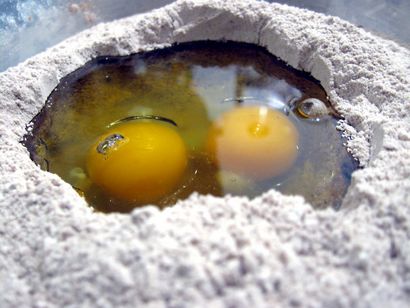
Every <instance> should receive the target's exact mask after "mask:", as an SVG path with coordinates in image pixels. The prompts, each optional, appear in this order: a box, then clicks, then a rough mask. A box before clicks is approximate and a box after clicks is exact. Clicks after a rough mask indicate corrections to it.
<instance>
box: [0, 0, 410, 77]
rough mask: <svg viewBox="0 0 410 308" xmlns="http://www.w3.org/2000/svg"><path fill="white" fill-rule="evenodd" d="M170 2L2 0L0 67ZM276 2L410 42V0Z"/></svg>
mask: <svg viewBox="0 0 410 308" xmlns="http://www.w3.org/2000/svg"><path fill="white" fill-rule="evenodd" d="M171 2H172V0H137V1H135V0H134V1H132V0H116V1H112V0H85V1H82V0H81V1H66V0H0V72H1V71H3V70H5V69H7V68H8V67H10V66H14V65H16V64H17V63H19V62H21V61H23V60H25V59H27V58H29V57H30V56H32V55H34V54H36V53H38V52H41V51H44V50H45V49H46V48H48V47H50V46H52V45H54V44H56V43H58V42H60V41H62V40H63V39H65V38H67V37H69V36H71V35H73V34H75V33H77V32H79V31H81V30H83V29H86V28H88V27H90V26H92V25H94V24H96V23H98V22H103V21H110V20H114V19H116V18H120V17H125V16H129V15H132V14H136V13H141V12H146V11H149V10H151V9H153V8H158V7H161V6H163V5H165V4H168V3H171ZM268 2H274V1H268ZM276 2H279V3H285V4H289V5H293V6H298V7H302V8H307V9H310V10H313V11H317V12H321V13H325V14H329V15H335V16H339V17H341V18H343V19H346V20H348V21H350V22H352V23H354V24H356V25H358V26H361V27H363V28H365V29H367V30H369V31H372V32H374V33H376V34H378V35H380V36H383V37H386V38H390V39H393V40H395V41H397V42H399V43H401V44H402V45H405V46H407V47H408V46H409V45H410V34H409V29H410V17H409V16H410V1H409V0H358V1H355V0H278V1H276ZM73 4H74V6H72V5H73Z"/></svg>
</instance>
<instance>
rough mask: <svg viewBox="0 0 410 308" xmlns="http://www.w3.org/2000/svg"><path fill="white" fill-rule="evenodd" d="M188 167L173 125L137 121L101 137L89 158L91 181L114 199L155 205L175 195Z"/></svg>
mask: <svg viewBox="0 0 410 308" xmlns="http://www.w3.org/2000/svg"><path fill="white" fill-rule="evenodd" d="M186 166H187V152H186V148H185V144H184V141H183V140H182V138H181V137H180V135H179V134H178V132H177V130H176V129H175V128H174V127H172V126H171V124H166V123H161V122H160V121H134V122H129V123H123V124H119V125H116V126H114V127H112V128H111V129H109V130H108V131H107V133H106V134H104V135H102V136H101V137H99V138H98V140H97V142H96V143H95V144H94V145H93V146H92V147H91V149H90V151H89V153H88V157H87V171H88V174H89V177H90V178H91V180H92V181H93V182H94V183H95V184H96V185H98V186H99V187H101V188H102V189H104V190H105V191H106V192H108V193H110V194H112V195H113V196H115V197H117V198H119V199H122V200H126V201H132V202H138V203H152V202H155V201H158V200H159V199H161V198H162V197H163V196H165V195H167V194H169V193H170V192H172V190H173V189H175V188H176V186H177V185H178V184H179V183H180V181H181V179H182V177H183V174H184V171H185V168H186Z"/></svg>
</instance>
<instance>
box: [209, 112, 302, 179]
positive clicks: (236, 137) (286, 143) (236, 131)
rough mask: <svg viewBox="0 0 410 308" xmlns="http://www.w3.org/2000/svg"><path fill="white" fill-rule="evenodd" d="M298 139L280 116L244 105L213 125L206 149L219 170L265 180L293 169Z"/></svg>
mask: <svg viewBox="0 0 410 308" xmlns="http://www.w3.org/2000/svg"><path fill="white" fill-rule="evenodd" d="M298 139H299V134H298V131H297V129H296V127H295V125H294V124H293V123H292V122H291V121H290V120H289V119H288V117H287V116H286V115H284V114H283V113H281V112H279V111H276V110H274V109H271V108H269V107H266V106H244V107H236V108H234V109H232V110H230V111H228V112H226V113H224V114H223V115H222V116H221V117H220V118H219V119H218V120H216V121H215V122H214V123H213V124H212V126H211V128H210V131H209V134H208V139H207V150H208V152H209V154H210V156H211V158H212V159H213V160H214V162H215V163H216V164H217V165H218V167H219V168H220V169H222V170H229V171H232V172H235V173H237V174H240V175H244V176H248V177H250V178H252V179H254V180H265V179H268V178H271V177H274V176H277V175H280V174H283V173H284V172H285V171H287V170H288V169H289V168H290V167H291V166H292V164H293V163H294V161H295V159H296V157H297V151H298Z"/></svg>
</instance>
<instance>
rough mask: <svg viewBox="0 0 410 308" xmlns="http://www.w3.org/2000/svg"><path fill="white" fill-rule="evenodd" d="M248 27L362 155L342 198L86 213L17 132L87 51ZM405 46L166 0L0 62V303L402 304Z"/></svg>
mask: <svg viewBox="0 0 410 308" xmlns="http://www.w3.org/2000/svg"><path fill="white" fill-rule="evenodd" d="M206 39H210V40H233V41H241V42H248V43H255V44H258V45H261V46H264V47H266V48H267V49H268V50H269V51H270V52H271V53H272V54H274V55H276V56H278V57H280V58H281V59H282V60H284V61H285V62H287V63H288V64H289V65H291V66H293V67H295V68H297V69H301V70H305V71H308V72H310V73H311V74H312V75H313V76H314V77H315V78H317V79H318V80H319V81H320V82H321V84H322V85H323V87H324V88H325V89H326V91H327V93H328V95H329V97H330V100H331V101H332V102H333V103H334V106H335V108H336V109H337V110H338V111H339V112H340V113H341V114H342V115H343V116H344V117H345V120H344V121H343V122H342V123H340V129H341V130H343V131H344V134H345V135H346V136H347V138H348V141H347V147H348V148H349V150H350V151H351V152H352V155H354V156H355V157H356V158H357V159H358V160H359V162H360V164H361V166H362V167H363V169H361V170H358V171H356V172H355V173H354V174H353V182H352V185H351V187H350V189H349V191H348V193H347V196H346V197H345V200H344V203H343V205H342V209H341V210H340V211H338V212H335V211H333V210H331V209H327V210H323V211H315V210H313V209H312V207H311V206H310V205H309V204H307V203H306V202H305V201H304V200H303V198H301V197H298V196H284V195H282V194H280V193H278V192H276V191H274V190H271V191H269V192H267V193H265V194H264V195H262V196H260V197H258V198H255V199H253V200H248V199H247V198H239V197H229V196H227V197H224V198H216V197H211V196H199V195H193V196H191V197H190V198H189V199H187V200H184V201H181V202H179V203H178V204H177V205H175V206H173V207H171V208H167V209H165V210H163V211H160V210H158V209H157V208H156V207H151V206H148V207H145V208H142V209H136V210H134V211H133V212H132V213H131V214H129V215H120V214H110V215H105V214H101V213H94V212H93V211H92V210H91V209H90V208H89V207H88V206H87V204H86V203H85V201H84V200H83V199H82V198H80V197H79V196H78V195H77V194H76V192H75V191H74V190H73V189H72V188H71V186H70V185H68V184H67V183H65V182H64V181H62V180H61V179H60V178H59V177H58V176H57V175H54V174H50V173H47V172H44V171H42V170H40V169H39V168H38V167H37V166H35V165H34V163H33V162H32V161H31V160H30V158H29V155H28V152H27V150H26V149H25V148H24V147H23V146H22V145H21V144H20V143H19V141H20V140H21V138H22V136H23V135H24V133H25V126H26V125H27V123H29V122H30V120H31V119H32V118H33V117H34V116H35V115H36V114H37V113H38V112H39V110H40V109H41V108H42V106H43V105H44V102H45V100H46V98H47V96H48V95H49V94H50V93H51V91H52V90H53V89H54V87H55V86H56V85H57V84H58V82H59V80H60V79H61V78H62V77H64V76H65V75H67V74H68V73H70V72H72V71H74V70H75V69H77V68H79V67H80V66H82V65H84V64H85V63H86V62H87V61H89V60H91V59H93V58H95V57H97V56H101V55H128V54H130V53H135V52H138V51H142V50H144V51H146V50H152V49H154V48H159V47H164V46H169V45H170V44H172V43H175V42H186V41H192V40H206ZM409 76H410V52H409V51H408V50H407V49H404V48H402V47H400V46H398V45H397V44H395V43H393V42H390V41H386V40H383V39H380V38H377V37H375V36H373V35H371V34H369V33H367V32H365V31H363V30H362V29H359V28H357V27H355V26H353V25H351V24H349V23H347V22H344V21H342V20H340V19H338V18H335V17H329V16H324V15H321V14H317V13H313V12H310V11H306V10H301V9H297V8H292V7H288V6H283V5H279V4H268V3H263V2H253V1H219V0H218V1H193V0H191V1H188V0H182V1H177V2H175V3H173V4H171V5H169V6H166V7H164V8H161V9H158V10H155V11H152V12H150V13H147V14H144V15H136V16H132V17H129V18H126V19H122V20H117V21H114V22H111V23H106V24H99V25H97V26H95V27H93V28H91V29H89V30H86V31H84V32H82V33H80V34H78V35H76V36H74V37H72V38H70V39H68V40H66V41H64V42H62V43H61V44H59V45H57V46H55V47H53V48H51V49H49V50H47V51H46V52H44V53H41V54H39V55H37V56H35V57H33V58H31V59H29V60H27V61H25V62H24V63H22V64H20V65H18V66H16V67H14V68H10V69H8V70H7V71H6V72H4V73H2V74H0V142H1V147H0V294H1V295H0V306H1V307H89V306H92V307H136V306H143V307H194V306H195V307H197V306H203V307H298V306H305V307H385V306H390V307H407V306H408V302H409V301H410V244H409V243H410V231H409V230H410V180H409V179H410V116H409V115H410V79H409Z"/></svg>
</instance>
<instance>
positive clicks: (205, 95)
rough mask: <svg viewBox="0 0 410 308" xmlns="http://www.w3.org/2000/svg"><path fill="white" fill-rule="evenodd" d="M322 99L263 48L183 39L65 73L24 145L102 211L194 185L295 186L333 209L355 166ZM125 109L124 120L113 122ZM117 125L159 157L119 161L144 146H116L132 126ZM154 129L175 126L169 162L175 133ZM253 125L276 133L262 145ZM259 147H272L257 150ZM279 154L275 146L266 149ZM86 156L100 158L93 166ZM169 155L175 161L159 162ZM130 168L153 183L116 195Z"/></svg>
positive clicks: (164, 200) (222, 188)
mask: <svg viewBox="0 0 410 308" xmlns="http://www.w3.org/2000/svg"><path fill="white" fill-rule="evenodd" d="M324 103H325V105H324ZM329 106H330V104H329V102H328V101H327V97H326V93H325V92H324V90H323V89H322V88H321V87H320V86H319V85H318V84H317V83H316V82H315V80H313V79H312V78H311V77H309V76H307V75H306V74H303V73H301V72H297V71H295V70H292V69H290V68H289V67H287V66H286V65H285V64H283V63H282V62H279V61H278V60H276V59H275V58H274V57H273V56H271V55H270V54H269V53H267V52H266V51H265V50H264V49H262V48H259V47H256V46H254V45H248V44H237V43H211V42H199V43H188V44H181V45H178V46H174V47H172V48H167V49H163V50H158V51H153V52H148V53H141V54H136V55H132V56H128V57H103V58H99V59H96V60H94V61H91V62H90V63H88V64H86V65H85V66H84V67H83V68H81V69H79V70H77V71H76V72H74V73H72V74H70V75H69V76H67V77H66V78H65V79H63V81H62V82H61V83H60V85H59V86H58V87H57V88H56V89H55V91H54V92H53V93H52V94H51V95H50V97H49V99H48V101H47V103H46V106H45V108H43V110H42V111H41V113H40V114H39V115H38V116H37V117H36V118H35V119H34V120H33V123H32V125H33V129H32V132H31V133H30V134H28V135H27V136H26V138H25V145H26V146H27V147H28V149H29V150H30V153H31V156H32V159H33V160H34V161H35V162H37V163H38V164H39V165H40V166H41V167H42V168H43V169H45V170H49V171H50V172H53V173H56V174H58V175H60V176H61V177H62V178H63V179H64V180H65V181H67V182H68V183H70V184H71V185H72V186H73V187H75V189H77V191H78V192H79V193H80V194H82V195H84V197H85V198H86V199H87V201H88V202H89V204H90V205H91V206H93V207H94V208H96V209H98V210H101V211H105V212H111V211H120V212H127V211H129V210H131V209H132V208H134V207H136V206H143V205H145V204H147V203H153V204H157V205H159V206H161V207H163V206H167V205H172V204H174V203H176V202H177V200H178V199H183V198H186V197H188V196H189V195H190V194H191V193H192V192H194V191H196V192H199V193H202V194H212V195H216V196H222V195H224V194H232V195H246V196H249V197H254V196H257V195H259V194H261V193H263V192H264V191H266V190H268V189H271V188H275V189H278V190H280V191H282V192H283V193H286V194H298V195H303V196H304V197H305V198H306V199H307V200H308V201H309V202H311V203H312V204H313V205H315V206H316V207H318V208H323V207H327V206H333V207H335V208H337V207H338V206H339V205H340V204H341V201H342V198H343V196H344V194H345V192H346V190H347V187H348V185H349V184H350V176H351V173H352V171H353V170H354V169H355V168H356V164H355V162H354V161H353V160H352V158H351V157H350V156H349V155H348V153H347V152H346V150H345V148H344V147H343V145H342V143H343V139H342V138H341V135H340V132H338V131H337V130H336V124H337V118H336V117H333V116H332V114H333V111H332V110H331V108H330V107H329ZM238 110H242V111H243V110H245V112H244V113H245V114H250V113H252V112H254V114H255V116H254V118H250V119H249V118H245V119H244V118H240V117H241V115H240V117H239V118H235V117H236V116H237V115H238V114H240V113H241V112H242V111H239V112H237V111H238ZM251 110H256V111H251ZM266 114H268V116H266ZM154 116H155V117H159V119H155V118H153V117H154ZM130 117H134V118H131V119H130ZM278 117H279V118H280V119H282V118H283V119H282V120H281V121H282V122H280V123H283V125H282V124H281V126H280V127H278V125H276V123H278V122H277V119H278ZM125 118H128V121H121V120H123V119H125ZM163 119H165V121H164V120H163ZM247 121H249V125H250V126H251V127H252V129H251V130H247V131H246V132H245V133H243V134H242V135H241V134H239V133H238V135H236V132H240V131H241V129H242V128H241V125H240V124H241V123H243V124H244V125H243V127H246V128H249V125H248V126H246V125H245V124H246V123H247ZM173 122H174V123H173ZM147 123H151V124H153V125H145V124H147ZM269 123H273V124H269ZM142 124H143V125H142ZM174 124H175V125H174ZM126 125H130V126H132V127H133V129H134V128H135V129H137V130H138V134H140V133H141V134H142V133H144V134H145V132H148V136H150V135H149V133H150V132H155V134H154V133H153V134H152V136H154V137H152V138H154V139H155V140H156V142H157V143H155V144H157V147H156V148H155V149H154V151H155V150H157V151H160V153H162V154H163V155H161V156H159V158H157V160H158V161H152V160H151V161H150V163H151V165H149V164H148V163H146V164H144V163H142V165H140V167H138V166H137V167H135V168H134V167H129V166H131V163H130V161H129V160H128V159H130V157H135V156H138V157H140V158H144V157H147V161H148V160H150V159H152V157H155V155H153V154H152V153H151V152H150V153H149V154H146V153H145V152H144V153H145V154H141V152H136V153H133V154H132V155H131V154H130V152H129V151H127V152H125V154H124V153H120V151H119V150H118V149H120V148H118V149H117V148H116V147H117V146H119V145H120V144H121V142H122V138H121V137H123V138H125V139H127V138H128V137H129V139H130V140H131V139H132V138H134V137H133V136H137V135H138V134H136V135H135V134H134V133H135V132H136V131H135V130H134V131H131V133H129V131H128V130H125V131H124V132H123V133H122V134H123V135H126V134H130V135H129V136H123V135H121V134H116V129H117V128H118V130H121V129H123V128H124V126H126ZM144 125H145V126H144ZM237 125H238V126H237ZM151 126H152V127H154V128H152V127H151ZM157 126H158V127H160V128H159V129H158V130H157V128H155V127H157ZM283 126H285V127H287V128H286V129H285V130H283V131H292V130H293V128H294V129H295V133H289V134H290V135H289V136H288V137H286V138H282V139H281V141H277V137H278V136H283V133H280V134H279V135H278V132H279V131H281V129H282V128H283ZM162 128H163V129H164V130H165V131H168V132H169V133H170V134H171V135H172V136H176V137H175V138H176V139H175V140H179V138H181V140H182V141H183V142H182V147H183V149H182V148H181V151H179V152H178V153H179V154H175V155H174V156H173V157H174V158H173V160H172V161H167V157H168V158H169V157H170V154H169V153H170V152H169V150H168V149H170V148H171V147H172V148H173V145H174V144H175V142H178V141H175V142H173V143H169V142H168V141H169V140H168V139H167V138H164V137H163V135H161V134H159V133H157V132H158V131H162V130H161V129H162ZM151 129H153V130H151ZM142 130H144V131H142ZM147 130H148V131H147ZM171 131H172V132H171ZM215 131H217V133H216V134H215V133H214V132H215ZM229 132H233V133H229ZM264 132H268V133H266V134H265V133H264ZM113 135H119V136H120V137H118V136H116V137H115V136H114V137H112V136H113ZM260 135H264V136H265V135H266V136H267V137H269V138H271V139H267V142H268V143H269V142H270V141H272V140H276V141H275V142H276V143H272V144H273V145H272V146H271V147H270V148H266V147H265V144H264V143H263V142H262V143H255V140H256V139H258V138H259V137H258V136H260ZM138 136H140V135H138ZM178 136H179V137H178ZM215 136H216V137H215ZM101 138H102V139H101ZM107 138H108V139H107ZM110 138H111V139H110ZM135 138H140V137H135ZM148 138H151V137H148ZM172 138H174V137H172ZM165 139H166V140H165ZM127 140H128V139H127ZM215 140H216V141H215ZM226 140H228V141H226ZM269 140H270V141H269ZM259 141H260V140H259V139H258V140H257V142H259ZM104 142H105V143H104ZM215 144H217V146H216V148H217V149H215ZM226 144H229V147H228V146H226ZM260 144H261V145H260ZM107 145H108V150H112V152H111V153H115V155H119V154H118V153H120V154H121V156H118V157H120V158H119V159H120V160H121V162H123V163H124V165H120V167H118V168H114V167H112V166H110V168H111V167H112V168H111V169H109V168H108V167H107V166H106V164H108V163H110V162H112V161H113V160H114V158H113V159H111V157H109V158H108V159H107V157H108V156H98V155H111V154H110V153H98V149H100V150H101V147H106V146H107ZM163 145H166V147H163ZM224 147H225V148H224ZM256 147H261V150H257V148H256ZM134 148H135V147H134ZM151 148H152V146H151ZM121 149H124V148H121ZM164 149H167V150H164ZM230 149H232V151H230ZM285 149H288V150H285ZM117 150H118V151H117ZM269 151H272V153H273V154H274V155H265V156H260V153H269ZM281 151H282V152H283V153H282V152H281ZM278 152H281V155H279V154H278V155H276V154H277V153H278ZM90 153H91V154H90ZM221 153H223V154H221ZM144 155H146V156H144ZM167 155H168V156H167ZM182 156H183V157H182ZM185 156H186V157H185ZM90 157H91V158H90ZM94 157H97V158H96V159H97V160H98V159H99V158H101V157H103V158H104V159H102V160H101V162H100V163H97V164H94V162H95V160H94ZM112 157H114V156H112ZM161 157H163V158H164V161H162V158H161ZM244 157H245V158H246V159H245V158H244ZM110 159H111V160H110ZM169 159H170V158H169ZM252 159H254V161H252ZM185 160H186V165H184V161H185ZM90 161H92V162H90ZM232 161H235V162H236V163H235V164H233V163H232ZM107 162H108V163H107ZM238 162H239V163H238ZM116 163H117V162H116ZM241 163H242V166H241V165H240V164H241ZM175 165H178V166H181V168H178V170H177V171H175V170H169V168H168V167H169V166H175ZM257 165H258V166H259V167H258V166H257ZM141 166H144V167H146V166H148V167H146V168H141ZM249 166H251V167H249ZM252 166H255V168H252ZM122 167H124V168H123V169H121V168H122ZM93 168H96V170H97V171H95V172H94V169H93ZM107 168H108V169H107ZM133 168H134V169H133ZM161 168H162V169H161ZM258 168H259V169H258ZM142 169H144V170H142ZM156 169H159V170H156ZM182 169H183V172H180V170H182ZM282 169H283V170H282ZM116 170H122V171H121V174H115V172H116ZM255 170H256V171H255ZM257 170H270V171H268V172H262V171H257ZM137 173H138V174H140V173H143V175H144V174H145V175H147V177H145V180H144V179H143V180H141V181H142V182H144V183H147V180H146V179H148V178H150V179H153V183H160V184H156V185H159V186H161V185H162V186H161V187H160V188H161V189H157V190H155V189H154V190H155V191H154V192H152V193H151V195H152V196H153V197H152V198H151V199H148V200H147V199H144V198H138V196H139V195H141V194H143V191H148V190H150V188H147V187H142V186H140V187H138V188H135V190H136V191H138V189H139V190H140V191H139V192H138V193H136V194H135V195H134V196H133V195H132V194H128V193H124V191H129V189H125V190H124V189H122V188H123V187H124V186H123V185H128V184H129V183H130V182H129V181H133V179H131V178H132V176H129V178H130V180H129V181H128V176H123V174H128V175H129V174H131V175H132V174H137ZM95 174H97V175H95ZM153 174H156V175H155V177H154V176H153ZM164 174H165V175H166V174H170V175H172V176H173V177H175V180H174V181H168V182H167V184H164V181H165V180H159V179H158V178H159V177H162V176H164ZM110 178H115V181H114V184H113V185H114V188H113V187H112V186H110V185H111V184H110V183H108V184H107V181H108V180H107V179H110ZM164 179H168V177H164ZM123 181H128V182H123ZM142 182H141V183H142ZM136 185H142V184H136ZM159 186H158V187H159ZM165 186H166V187H165ZM162 188H163V189H162ZM165 188H166V189H165ZM162 192H164V193H162ZM165 192H166V193H165ZM147 194H148V193H147ZM125 196H126V197H125Z"/></svg>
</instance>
